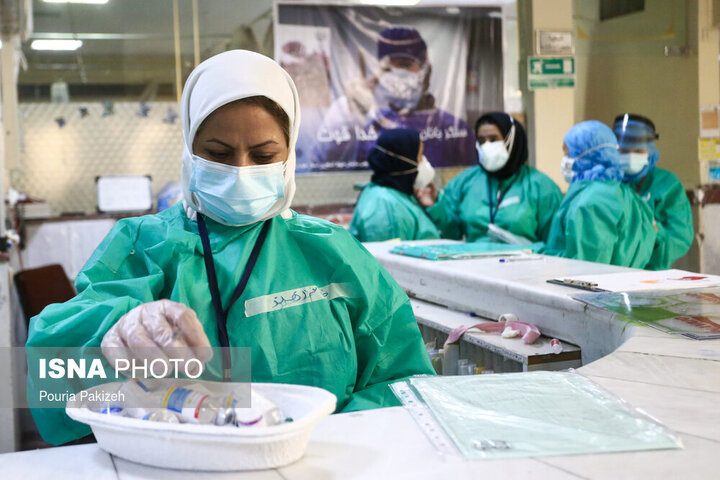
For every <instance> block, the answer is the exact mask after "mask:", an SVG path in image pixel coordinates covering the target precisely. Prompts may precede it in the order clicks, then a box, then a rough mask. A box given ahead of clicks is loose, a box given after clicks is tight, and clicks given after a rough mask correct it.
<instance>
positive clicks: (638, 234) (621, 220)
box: [544, 120, 656, 268]
mask: <svg viewBox="0 0 720 480" xmlns="http://www.w3.org/2000/svg"><path fill="white" fill-rule="evenodd" d="M563 151H564V156H563V159H562V162H561V167H562V170H563V174H564V175H565V179H566V180H567V181H569V182H570V188H568V191H567V193H566V194H565V199H564V200H563V202H562V204H561V205H560V208H558V211H557V213H556V214H555V218H554V219H553V223H552V226H551V227H550V235H549V237H548V241H547V245H546V248H545V250H544V253H546V254H549V255H557V256H561V257H566V258H574V259H577V260H588V261H591V262H598V263H607V264H612V265H619V266H624V267H635V268H643V267H644V266H645V265H646V264H647V262H648V261H649V260H650V256H651V255H652V250H653V245H654V244H655V235H656V231H655V228H654V227H653V221H652V212H651V211H650V208H649V207H648V206H647V204H646V203H645V202H643V201H642V200H641V199H640V197H638V195H637V194H636V193H635V192H634V191H633V190H632V189H631V188H630V186H629V185H627V184H626V183H623V182H622V178H623V172H622V170H621V168H620V155H619V153H618V144H617V139H616V138H615V134H614V133H613V132H612V130H610V128H609V127H608V126H607V125H605V124H603V123H601V122H598V121H595V120H589V121H585V122H581V123H579V124H577V125H575V126H574V127H573V128H571V129H570V131H569V132H568V133H567V134H566V135H565V141H564V143H563Z"/></svg>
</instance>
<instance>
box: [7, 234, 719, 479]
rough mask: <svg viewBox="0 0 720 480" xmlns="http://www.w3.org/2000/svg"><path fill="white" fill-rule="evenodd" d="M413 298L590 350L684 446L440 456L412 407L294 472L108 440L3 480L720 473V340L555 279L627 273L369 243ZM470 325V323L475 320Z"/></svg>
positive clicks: (589, 357) (330, 420) (611, 385)
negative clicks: (226, 466) (650, 323)
mask: <svg viewBox="0 0 720 480" xmlns="http://www.w3.org/2000/svg"><path fill="white" fill-rule="evenodd" d="M366 246H367V247H368V249H369V250H370V252H371V253H373V254H374V255H375V256H376V257H377V258H378V259H379V260H380V262H381V263H383V265H384V266H385V268H387V269H388V271H390V272H391V274H393V276H394V277H395V278H396V279H397V280H398V282H399V283H400V284H401V286H403V287H404V288H405V289H406V290H408V291H409V292H410V294H411V295H413V296H416V297H417V298H421V299H423V300H425V301H433V302H434V303H441V304H445V305H446V306H448V307H451V308H456V309H459V310H463V311H468V312H470V311H472V312H475V313H478V314H482V315H486V316H488V317H490V318H492V317H496V316H497V315H499V314H500V313H515V314H516V315H517V316H518V317H519V319H520V320H522V321H527V322H530V323H534V324H536V325H537V326H538V327H539V328H540V330H541V331H542V332H544V333H549V334H550V335H553V336H557V337H558V338H562V339H563V340H567V341H569V342H571V343H574V344H577V345H579V346H581V348H582V352H583V363H584V364H585V365H584V366H583V367H582V368H580V369H578V370H577V371H578V372H579V373H581V374H583V375H586V376H588V377H589V378H591V379H592V380H593V381H595V382H597V383H598V384H599V385H601V386H602V387H604V388H606V389H607V390H609V391H611V392H613V393H614V394H616V395H618V396H619V397H621V398H623V399H624V400H626V401H627V402H629V403H630V404H631V405H632V406H634V407H637V408H640V409H642V410H643V411H645V412H646V413H648V414H650V415H651V416H653V417H655V418H656V419H658V420H659V421H660V422H662V423H664V424H665V425H666V426H667V427H669V428H671V429H673V430H674V431H676V432H677V433H678V434H679V436H680V437H681V438H682V441H683V444H684V448H683V449H678V450H659V451H642V452H626V453H610V454H594V455H575V456H562V457H539V458H532V459H518V460H490V461H482V460H477V461H465V460H463V459H462V458H460V457H459V456H455V455H441V454H440V453H438V452H437V451H435V450H434V448H433V446H432V444H431V443H430V442H429V441H428V440H427V439H426V437H425V436H424V434H423V433H422V431H421V430H420V429H419V428H418V427H417V426H416V424H415V423H414V421H413V420H412V418H411V417H410V415H409V414H408V413H407V412H406V411H405V410H404V409H403V408H401V407H396V408H385V409H378V410H371V411H364V412H357V413H348V414H337V415H332V416H330V417H327V418H325V419H323V420H322V421H321V422H320V423H319V424H318V426H317V427H316V429H315V430H314V432H313V434H312V436H311V438H310V443H309V445H308V448H307V451H306V454H305V456H304V457H303V458H302V459H301V460H299V461H298V462H296V463H294V464H292V465H289V466H287V467H284V468H280V469H276V470H267V471H260V472H240V473H227V474H213V473H197V472H180V471H173V470H159V469H155V468H151V467H145V466H141V465H137V464H133V463H131V462H127V461H125V460H122V459H120V458H117V457H113V456H111V455H109V454H107V453H105V452H103V451H102V450H100V449H99V448H98V446H97V445H95V444H91V445H80V446H72V447H60V448H53V449H46V450H36V451H29V452H19V453H12V454H4V455H0V472H2V474H3V477H4V478H25V479H28V478H43V479H44V478H47V477H53V478H91V479H92V480H102V479H105V478H108V479H137V478H172V479H180V478H193V479H197V478H257V479H285V480H288V479H364V478H367V479H381V478H393V479H396V478H397V479H402V478H457V479H462V478H504V479H512V478H535V479H543V478H551V479H565V478H568V479H572V478H598V479H623V478H635V479H646V478H648V479H649V478H653V479H655V478H663V479H664V478H668V479H670V478H673V479H674V478H683V479H689V478H693V479H694V478H699V479H700V478H708V479H710V478H717V475H718V467H717V455H718V452H720V409H718V408H717V405H720V340H707V341H697V340H691V339H687V338H684V337H676V336H671V335H667V334H664V333H662V332H659V331H657V330H654V329H652V328H649V327H643V326H637V325H631V324H628V323H627V322H626V321H625V320H623V319H622V318H619V317H618V316H616V315H614V314H612V313H610V312H606V311H601V310H596V309H589V308H588V307H586V306H585V305H584V304H582V303H580V302H578V301H576V300H574V299H572V298H571V295H574V294H576V293H579V292H580V290H574V289H571V288H567V287H562V286H558V285H552V284H547V283H546V279H547V278H556V277H561V276H568V275H587V274H593V273H598V274H599V273H612V272H619V271H628V270H629V269H620V268H618V267H612V266H607V265H599V264H594V263H590V262H577V261H573V260H566V259H557V258H544V259H542V260H538V261H537V262H535V261H528V262H517V263H507V264H500V263H498V262H497V260H496V259H495V260H494V261H492V260H491V259H484V260H458V261H446V262H431V261H426V260H420V259H413V258H408V257H401V256H397V255H391V254H389V253H388V251H389V249H390V248H391V247H392V244H367V245H366ZM468 323H471V322H470V321H469V322H468Z"/></svg>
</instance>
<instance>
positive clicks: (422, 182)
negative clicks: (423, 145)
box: [413, 155, 435, 188]
mask: <svg viewBox="0 0 720 480" xmlns="http://www.w3.org/2000/svg"><path fill="white" fill-rule="evenodd" d="M417 171H418V173H417V177H415V185H413V186H414V187H415V188H425V187H427V186H428V185H429V184H430V182H432V181H433V179H434V178H435V169H434V168H433V166H432V165H430V162H429V161H428V159H427V158H426V157H425V155H423V157H422V160H421V161H420V163H418V166H417Z"/></svg>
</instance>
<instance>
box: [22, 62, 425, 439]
mask: <svg viewBox="0 0 720 480" xmlns="http://www.w3.org/2000/svg"><path fill="white" fill-rule="evenodd" d="M180 115H181V119H182V127H183V138H184V151H183V166H182V175H181V178H182V186H183V197H184V201H183V202H182V203H181V204H177V205H175V206H174V207H172V208H169V209H167V210H165V211H163V212H161V213H159V214H156V215H147V216H143V217H137V218H127V219H123V220H120V221H119V222H118V223H117V224H116V225H115V227H114V228H113V229H112V231H111V232H110V233H109V234H108V236H107V237H106V238H105V239H104V240H103V242H102V243H101V244H100V246H99V247H98V248H97V250H96V251H95V252H94V253H93V255H92V257H91V258H90V259H89V260H88V262H87V264H86V265H85V267H84V268H83V269H82V271H81V272H80V274H79V275H78V277H77V279H76V286H77V291H78V295H77V296H76V297H75V298H73V299H72V300H70V301H68V302H66V303H63V304H54V305H50V306H48V307H47V308H45V309H44V310H43V312H42V313H40V314H39V315H37V316H35V317H34V318H33V319H32V320H31V325H30V332H29V338H28V342H27V346H29V347H50V346H70V347H102V352H103V354H104V355H105V357H106V358H107V359H108V360H110V361H114V360H117V359H118V358H121V359H122V358H126V359H129V358H130V357H133V355H134V354H135V352H137V351H139V350H142V349H147V348H151V349H155V350H154V351H157V355H158V357H161V356H162V355H164V352H165V351H166V350H168V349H170V348H171V347H172V348H185V349H186V354H187V355H188V356H193V357H195V358H197V359H198V360H202V361H209V359H208V358H207V357H203V355H202V354H199V353H198V352H200V351H203V350H202V349H203V348H209V347H211V346H212V347H250V349H251V354H250V356H251V362H252V374H251V376H252V381H254V382H277V383H290V384H303V385H311V386H317V387H322V388H324V389H326V390H328V391H330V392H332V393H333V394H335V396H336V397H337V410H336V411H343V412H347V411H353V410H361V409H368V408H376V407H383V406H391V405H392V406H394V405H398V404H399V403H398V402H397V400H396V399H395V397H394V396H393V394H392V392H391V390H390V388H389V387H388V384H389V383H391V382H393V381H395V380H398V379H402V378H405V377H408V376H411V375H415V374H433V372H434V370H433V368H432V365H431V364H430V361H429V359H428V355H427V352H426V350H425V346H424V344H423V342H422V338H421V336H420V332H419V329H418V326H417V323H416V321H415V318H414V316H413V312H412V309H411V306H410V301H409V299H408V297H407V296H406V294H405V293H404V292H403V290H402V289H401V288H400V286H399V285H398V284H397V283H396V282H395V281H394V280H393V279H392V278H391V277H390V275H389V274H388V273H387V271H386V270H385V269H383V268H382V267H381V265H380V264H379V263H378V262H377V261H376V260H375V259H374V258H373V257H372V256H371V255H370V254H369V253H368V252H367V251H366V250H365V249H364V248H363V247H362V246H361V245H360V244H359V243H358V242H357V241H356V240H355V239H354V238H353V237H352V236H351V235H350V234H349V233H348V232H347V231H346V230H345V229H343V228H341V227H339V226H336V225H333V224H332V223H329V222H326V221H323V220H320V219H317V218H313V217H309V216H304V215H298V214H297V213H295V212H293V211H292V210H289V208H288V207H289V206H290V202H291V201H292V198H293V195H294V192H295V180H294V177H295V175H294V172H295V152H294V146H295V143H296V141H297V136H298V128H299V122H300V103H299V100H298V96H297V90H296V88H295V85H294V84H293V82H292V79H291V78H290V76H289V75H288V74H287V73H286V72H285V71H284V70H283V69H282V68H280V66H279V65H277V64H276V63H275V62H274V61H272V60H271V59H269V58H267V57H265V56H262V55H260V54H257V53H253V52H249V51H243V50H232V51H227V52H224V53H221V54H219V55H216V56H214V57H211V58H210V59H208V60H206V61H204V62H203V63H201V64H200V65H199V66H198V67H197V68H196V69H195V70H194V71H193V72H192V73H191V75H190V76H189V78H188V80H187V82H186V84H185V89H184V91H183V97H182V102H181V114H180ZM234 292H240V294H239V297H238V296H236V295H234ZM217 357H218V356H217V355H215V356H214V358H213V359H212V362H216V361H217V360H218V358H217ZM133 358H134V357H133ZM222 361H223V364H222V366H223V370H222V374H223V375H225V374H226V373H227V372H229V371H231V368H226V364H225V357H224V356H223V359H222ZM223 378H224V379H227V378H225V377H223ZM40 388H42V379H40V378H37V377H36V376H34V375H33V374H30V375H29V377H28V395H29V396H30V397H35V396H37V395H38V390H39V389H40ZM32 413H33V417H34V419H35V422H36V424H37V426H38V428H39V430H40V433H41V434H42V436H43V438H44V439H45V440H46V441H48V442H50V443H53V444H61V443H65V442H68V441H70V440H73V439H75V438H79V437H82V436H84V435H87V434H88V433H89V431H90V429H89V427H88V426H87V425H84V424H80V423H76V422H74V421H72V420H70V418H69V417H68V416H67V415H66V414H65V412H64V410H63V409H58V408H34V409H33V410H32Z"/></svg>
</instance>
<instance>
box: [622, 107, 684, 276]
mask: <svg viewBox="0 0 720 480" xmlns="http://www.w3.org/2000/svg"><path fill="white" fill-rule="evenodd" d="M613 132H615V136H617V139H618V143H619V145H620V161H621V166H622V168H623V170H624V172H625V175H624V177H623V181H624V182H627V183H628V185H630V187H631V188H632V189H633V190H635V192H636V193H637V194H638V195H639V196H640V198H642V199H643V201H645V203H647V204H648V206H650V209H651V210H652V212H653V216H654V220H655V226H656V227H657V236H656V237H655V246H654V248H653V252H652V256H651V257H650V260H649V261H648V263H647V265H645V268H646V269H648V270H665V269H668V268H670V266H671V265H672V263H673V262H674V261H675V260H677V259H678V258H680V257H682V256H683V255H685V254H686V253H687V251H688V250H689V249H690V245H692V241H693V238H694V236H695V232H694V230H693V223H692V210H691V208H690V201H689V200H688V197H687V194H686V193H685V188H684V187H683V186H682V183H680V180H678V178H677V176H676V175H675V174H674V173H672V172H670V171H668V170H664V169H662V168H659V167H657V162H658V159H659V158H660V152H659V151H658V149H657V148H656V147H655V140H656V139H657V138H658V134H657V132H656V131H655V124H654V123H653V122H652V121H651V120H650V119H649V118H647V117H643V116H642V115H636V114H633V113H625V114H623V115H618V116H617V117H616V118H615V122H614V123H613Z"/></svg>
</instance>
